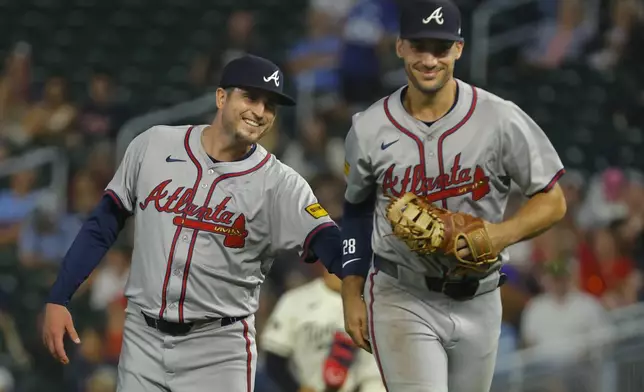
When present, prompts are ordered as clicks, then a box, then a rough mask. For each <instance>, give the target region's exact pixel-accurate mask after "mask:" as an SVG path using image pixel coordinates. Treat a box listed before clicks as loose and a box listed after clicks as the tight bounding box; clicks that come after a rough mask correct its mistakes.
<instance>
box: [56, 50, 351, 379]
mask: <svg viewBox="0 0 644 392" xmlns="http://www.w3.org/2000/svg"><path fill="white" fill-rule="evenodd" d="M282 89H283V75H282V72H281V71H280V70H279V69H278V67H277V66H276V65H275V64H273V63H272V62H270V61H268V60H266V59H263V58H260V57H255V56H244V57H241V58H239V59H237V60H233V61H231V62H230V63H229V64H228V65H227V66H226V67H225V68H224V70H223V73H222V79H221V83H220V88H218V89H217V92H216V99H217V102H216V104H217V108H218V110H217V114H216V117H215V119H214V121H213V123H212V124H211V125H201V126H182V127H169V126H157V127H153V128H151V129H149V130H147V131H146V132H144V133H142V134H141V135H139V136H138V137H136V138H135V139H134V140H133V141H132V143H131V144H130V145H129V147H128V149H127V152H126V153H125V156H124V158H123V161H122V162H121V165H120V166H119V168H118V170H117V172H116V174H115V176H114V178H113V180H112V181H111V182H110V184H109V185H108V187H107V189H106V195H105V196H104V197H103V199H102V201H101V203H100V204H99V206H98V207H97V208H96V210H95V211H94V212H93V214H92V216H91V217H90V218H89V219H88V221H87V222H86V223H85V225H84V226H83V229H82V230H81V232H80V234H79V235H78V237H77V239H76V241H75V242H74V244H73V245H72V247H71V249H70V250H69V253H68V254H67V255H66V257H65V260H64V262H63V265H62V268H61V271H60V274H59V276H58V279H57V281H56V283H55V284H54V286H53V288H52V291H51V295H50V299H49V303H48V304H47V306H46V313H45V321H44V329H43V340H44V343H45V344H46V345H47V347H48V348H49V350H50V352H51V353H52V355H53V356H54V357H55V358H57V359H59V360H60V361H61V362H63V363H68V362H69V359H68V357H67V355H66V353H65V350H64V348H63V338H64V335H65V332H67V333H69V334H70V336H71V338H72V339H73V340H74V341H76V342H77V343H80V342H79V340H78V335H77V334H76V332H75V330H74V326H73V323H72V319H71V316H70V313H69V311H68V310H67V308H66V306H67V305H68V303H69V301H70V298H71V297H72V295H73V294H74V292H75V290H76V289H77V288H78V286H79V285H80V284H81V283H82V282H83V281H84V280H85V279H86V277H87V276H88V275H89V274H90V273H91V271H92V270H93V269H94V268H95V267H96V265H97V264H98V263H99V262H100V260H101V259H102V257H103V255H104V254H105V252H106V251H107V250H108V249H109V247H110V246H111V245H112V244H113V243H114V240H115V239H116V237H117V234H118V232H119V231H120V230H121V228H122V227H123V223H124V222H125V220H126V219H127V218H128V217H129V216H131V215H133V216H134V222H135V238H134V251H133V255H132V266H131V272H130V276H129V280H128V283H127V287H126V291H125V295H126V297H127V299H128V307H127V311H126V313H127V316H126V321H125V328H124V336H123V340H124V341H123V347H122V351H121V357H120V361H119V369H118V372H119V375H118V391H127V392H130V391H196V392H199V391H212V390H218V391H230V392H242V391H244V392H249V391H252V390H253V388H254V386H253V383H254V378H255V363H256V354H257V350H256V345H255V327H254V316H253V315H254V313H255V312H256V310H257V307H258V298H259V290H260V285H261V283H262V282H263V281H264V278H265V277H266V275H267V273H268V272H269V270H270V268H271V264H272V262H273V259H274V257H275V256H276V255H277V254H278V253H279V252H281V251H285V250H297V251H299V252H301V254H302V256H303V258H305V259H306V260H307V261H311V262H313V261H315V260H317V259H318V258H319V259H320V260H321V261H322V262H323V263H324V264H325V266H326V268H327V269H329V271H330V272H332V273H338V271H340V270H341V269H340V264H339V262H340V254H341V250H340V244H341V240H340V232H339V229H338V227H337V226H336V225H335V223H334V222H333V221H332V220H331V219H330V218H329V216H328V214H327V213H326V211H325V210H324V208H322V206H320V204H319V203H318V202H317V200H316V198H315V197H314V195H313V192H312V190H311V188H310V187H309V185H308V184H307V183H306V182H305V181H304V179H303V178H302V177H301V176H300V175H299V174H297V173H296V172H295V171H294V170H292V169H291V168H289V167H287V166H286V165H284V164H282V163H281V162H279V161H278V160H277V159H276V158H275V157H274V156H273V155H271V154H270V153H268V152H267V151H266V150H265V149H264V148H262V147H261V146H260V145H259V144H257V141H258V140H259V139H260V138H261V137H262V136H263V135H264V134H265V133H266V132H267V131H268V130H269V129H270V128H271V126H272V125H273V122H274V120H275V115H276V110H277V106H278V105H293V104H294V101H293V100H292V99H291V98H290V97H288V96H287V95H285V94H284V93H283V91H282ZM213 388H214V389H213Z"/></svg>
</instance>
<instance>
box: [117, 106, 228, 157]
mask: <svg viewBox="0 0 644 392" xmlns="http://www.w3.org/2000/svg"><path fill="white" fill-rule="evenodd" d="M216 110H217V104H216V100H215V93H208V94H205V95H203V96H201V97H199V98H196V99H193V100H190V101H186V102H182V103H179V104H177V105H174V106H170V107H168V108H164V109H161V110H156V111H153V112H149V113H145V114H143V115H140V116H137V117H134V118H132V119H130V120H129V121H127V122H126V123H125V124H123V126H122V127H121V129H120V130H119V131H118V134H117V136H116V153H115V154H114V158H115V160H116V162H115V164H116V166H118V165H119V164H120V163H121V160H122V159H123V155H125V150H127V146H128V145H129V144H130V142H131V141H132V140H133V139H134V138H135V137H136V136H137V135H139V134H140V133H142V132H143V131H145V130H146V129H148V128H150V127H153V126H155V125H160V124H171V123H176V122H177V121H181V120H183V119H186V118H191V117H197V116H203V115H206V114H208V113H212V112H214V111H216Z"/></svg>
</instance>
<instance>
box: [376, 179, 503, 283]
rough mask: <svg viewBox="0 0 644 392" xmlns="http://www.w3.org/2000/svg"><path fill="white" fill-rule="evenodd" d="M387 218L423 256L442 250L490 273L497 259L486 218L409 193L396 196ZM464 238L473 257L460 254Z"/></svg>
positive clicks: (464, 265)
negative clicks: (435, 204) (444, 206)
mask: <svg viewBox="0 0 644 392" xmlns="http://www.w3.org/2000/svg"><path fill="white" fill-rule="evenodd" d="M387 219H389V221H390V222H391V227H392V230H393V235H395V236H396V237H398V238H399V239H401V240H402V241H403V242H404V243H405V244H407V246H409V248H410V249H411V250H412V251H413V252H416V253H417V254H420V255H423V256H424V255H429V254H433V253H436V252H440V253H442V254H445V255H451V256H454V257H455V258H456V259H457V260H458V263H457V265H456V267H457V268H458V267H462V268H466V269H469V270H475V271H477V272H482V273H484V272H487V271H488V270H489V269H490V268H491V267H492V266H493V265H494V264H495V263H496V262H497V261H498V254H496V253H495V252H494V250H493V247H492V243H491V241H490V237H489V235H488V233H487V230H486V229H485V224H484V222H483V220H482V219H480V218H477V217H475V216H472V215H470V214H466V213H463V212H452V211H449V210H446V209H443V208H439V207H436V206H434V205H433V204H431V203H429V202H428V201H426V200H424V199H422V198H420V197H418V196H416V195H415V194H413V193H411V192H408V193H406V194H404V195H403V196H402V197H400V198H395V197H394V198H392V199H391V202H390V203H389V205H388V207H387ZM461 238H462V239H464V240H465V241H466V242H467V245H468V246H469V248H470V252H471V256H470V257H471V259H470V260H466V259H463V258H462V257H460V256H459V255H458V252H457V250H458V249H457V247H458V240H459V239H461Z"/></svg>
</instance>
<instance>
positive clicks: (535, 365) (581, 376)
mask: <svg viewBox="0 0 644 392" xmlns="http://www.w3.org/2000/svg"><path fill="white" fill-rule="evenodd" d="M609 319H610V322H609V323H608V324H607V326H605V327H603V328H596V329H594V330H592V331H590V332H588V333H585V334H580V335H578V336H576V337H575V338H572V339H571V338H566V339H562V340H561V341H557V342H552V346H550V345H549V347H548V348H547V349H546V350H544V349H525V350H521V351H518V352H516V353H514V354H511V355H510V357H507V358H504V360H503V364H504V366H499V367H497V370H496V375H495V381H494V386H493V389H492V391H493V392H500V391H504V392H537V391H539V392H542V391H543V392H551V391H552V392H573V391H574V392H637V391H643V390H644V328H642V326H643V325H644V304H636V305H632V306H630V307H627V308H624V309H619V310H615V311H612V312H611V313H610V317H609Z"/></svg>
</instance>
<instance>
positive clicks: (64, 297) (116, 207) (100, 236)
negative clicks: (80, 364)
mask: <svg viewBox="0 0 644 392" xmlns="http://www.w3.org/2000/svg"><path fill="white" fill-rule="evenodd" d="M149 134H150V131H146V132H144V133H142V134H141V135H139V136H137V137H136V138H134V140H133V141H132V142H131V143H130V145H129V146H128V148H127V150H126V151H125V156H124V157H123V160H122V161H121V164H120V165H119V167H118V169H117V170H116V173H115V174H114V178H113V179H112V181H111V182H110V183H109V185H108V186H107V192H106V194H105V195H104V196H103V198H102V199H101V201H100V203H99V204H98V206H97V207H96V208H95V209H94V211H92V214H91V215H90V217H89V218H88V219H87V221H86V222H85V224H83V226H82V227H81V229H80V232H79V233H78V235H76V239H75V240H74V242H73V243H72V245H71V246H70V248H69V250H68V251H67V254H66V255H65V257H64V259H63V263H62V266H61V269H60V271H59V275H58V278H57V279H56V282H55V283H54V285H53V287H52V289H51V292H50V294H49V298H48V299H47V302H48V303H47V305H46V307H45V316H44V321H43V328H42V340H43V343H44V344H45V345H46V346H47V349H48V350H49V352H50V353H51V354H52V356H53V357H54V358H56V359H57V360H59V361H60V362H61V363H63V364H68V363H69V358H68V357H67V354H66V352H65V346H64V344H63V339H64V337H65V335H66V334H68V335H69V336H70V337H71V338H72V340H73V341H74V343H76V344H79V343H80V339H79V338H78V333H76V329H75V328H74V322H73V321H72V316H71V314H70V312H69V310H68V309H67V307H66V305H67V304H68V303H69V301H70V299H71V297H72V295H73V294H74V292H75V291H76V290H78V287H79V286H80V285H81V284H82V283H83V282H84V281H85V280H86V279H87V277H88V276H89V275H90V274H91V272H92V271H93V270H94V269H95V268H96V266H97V265H98V263H99V262H100V261H101V259H102V258H103V256H104V255H105V253H107V250H108V249H109V248H110V246H112V244H113V243H114V242H115V241H116V238H117V236H118V233H119V232H120V231H121V229H122V228H123V226H124V224H125V220H126V219H127V217H128V216H129V215H131V214H133V213H134V207H135V200H136V188H137V182H138V177H139V170H140V167H141V162H142V160H143V159H144V156H145V151H146V149H147V140H148V135H149Z"/></svg>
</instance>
